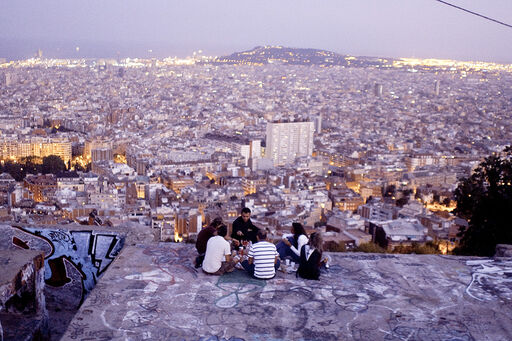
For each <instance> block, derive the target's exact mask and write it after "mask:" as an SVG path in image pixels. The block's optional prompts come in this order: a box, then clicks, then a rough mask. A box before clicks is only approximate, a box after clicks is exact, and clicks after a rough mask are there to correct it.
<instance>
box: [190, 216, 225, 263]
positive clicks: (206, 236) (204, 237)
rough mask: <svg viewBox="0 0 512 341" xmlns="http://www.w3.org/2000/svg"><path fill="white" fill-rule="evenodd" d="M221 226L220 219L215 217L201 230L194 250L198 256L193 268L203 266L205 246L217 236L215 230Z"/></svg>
mask: <svg viewBox="0 0 512 341" xmlns="http://www.w3.org/2000/svg"><path fill="white" fill-rule="evenodd" d="M220 225H222V218H220V217H217V218H215V219H213V221H212V222H211V223H210V225H208V226H206V227H205V228H204V229H202V230H201V231H200V232H199V234H198V235H197V241H196V249H197V253H199V255H198V256H197V257H196V260H195V267H196V268H200V267H201V266H202V265H203V260H204V255H205V253H206V245H207V244H208V241H209V240H210V238H211V237H213V236H215V235H216V234H217V228H218V227H219V226H220Z"/></svg>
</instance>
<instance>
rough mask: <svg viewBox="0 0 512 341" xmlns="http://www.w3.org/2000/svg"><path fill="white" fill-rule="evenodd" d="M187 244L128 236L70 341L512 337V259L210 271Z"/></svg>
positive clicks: (395, 258) (364, 257) (71, 329)
mask: <svg viewBox="0 0 512 341" xmlns="http://www.w3.org/2000/svg"><path fill="white" fill-rule="evenodd" d="M194 256H195V250H194V248H193V246H192V245H184V244H147V245H135V246H130V245H129V246H125V248H124V249H123V250H122V251H121V254H120V255H119V257H118V258H117V259H116V260H115V261H114V263H112V264H111V266H110V268H109V270H108V271H107V272H106V273H105V275H104V276H103V277H102V278H101V279H100V281H99V282H98V284H97V285H96V287H95V288H94V290H93V291H92V292H91V293H90V295H89V296H88V297H87V299H86V301H85V302H84V304H83V305H82V306H81V308H80V309H79V311H78V313H77V314H76V315H75V317H74V319H73V320H72V321H71V323H70V324H69V326H68V328H67V330H66V332H65V334H64V336H63V338H62V339H63V340H90V339H96V340H99V339H105V340H106V339H114V340H142V339H148V340H231V341H234V340H493V341H496V340H512V259H511V258H502V259H487V258H467V257H464V258H463V257H453V256H440V255H376V254H360V253H340V254H331V257H332V259H333V262H332V266H331V268H330V270H329V272H328V273H325V274H323V275H322V276H321V279H320V281H308V280H302V279H298V278H296V277H295V275H294V274H285V273H281V272H279V273H278V275H277V277H276V278H275V279H272V280H268V281H258V280H254V279H251V278H249V277H248V276H247V275H246V274H245V273H244V272H242V271H239V270H236V271H235V272H234V273H231V274H228V275H224V276H221V277H214V276H208V275H205V274H203V273H202V272H200V271H197V270H196V269H194V267H193V266H192V259H193V258H194Z"/></svg>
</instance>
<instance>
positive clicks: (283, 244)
mask: <svg viewBox="0 0 512 341" xmlns="http://www.w3.org/2000/svg"><path fill="white" fill-rule="evenodd" d="M291 233H292V234H291V235H290V234H285V235H283V240H282V241H280V242H279V243H277V245H276V248H277V252H278V253H279V258H281V259H282V260H283V259H286V258H290V259H291V260H292V261H294V262H296V263H298V262H299V257H300V249H302V247H303V246H304V245H306V244H307V243H308V236H307V235H306V231H304V227H303V226H302V224H299V223H293V224H292V229H291Z"/></svg>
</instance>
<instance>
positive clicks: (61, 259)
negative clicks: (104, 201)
mask: <svg viewBox="0 0 512 341" xmlns="http://www.w3.org/2000/svg"><path fill="white" fill-rule="evenodd" d="M84 227H86V226H82V227H81V228H77V227H75V228H71V229H69V230H68V229H60V228H47V227H34V226H30V227H25V226H10V225H3V226H0V233H1V236H0V248H7V249H31V250H38V251H42V252H43V253H44V256H45V259H44V263H45V264H44V265H45V276H44V277H45V283H46V285H47V286H51V287H54V288H61V289H62V290H63V294H64V295H72V296H73V297H74V298H75V299H77V300H78V301H79V302H78V304H81V303H82V302H83V300H84V299H85V297H86V296H87V294H88V293H89V292H90V291H91V290H92V289H93V288H94V286H95V285H96V282H97V280H98V278H99V277H100V276H101V275H102V274H103V273H104V272H105V270H106V269H107V268H108V266H109V265H110V264H111V263H112V261H113V260H114V259H115V257H116V256H117V255H118V254H119V252H120V251H121V249H122V248H123V245H124V241H125V238H124V236H123V235H121V234H120V233H119V232H114V231H105V230H92V229H87V228H84ZM87 227H88V226H87ZM0 276H1V274H0Z"/></svg>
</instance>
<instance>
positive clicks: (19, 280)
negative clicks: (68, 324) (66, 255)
mask: <svg viewBox="0 0 512 341" xmlns="http://www.w3.org/2000/svg"><path fill="white" fill-rule="evenodd" d="M0 264H1V265H2V267H1V270H2V273H1V276H0V325H1V328H0V331H1V333H0V339H2V337H3V339H5V340H32V339H33V338H34V337H37V338H39V339H45V338H48V337H49V330H48V312H47V310H46V302H45V296H44V288H45V284H44V258H43V254H42V252H40V251H34V250H0Z"/></svg>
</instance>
